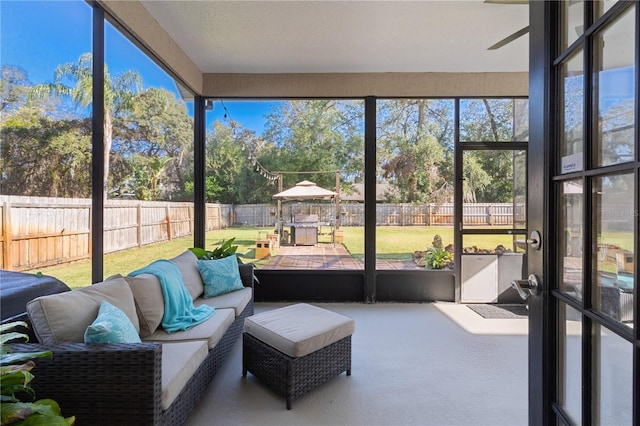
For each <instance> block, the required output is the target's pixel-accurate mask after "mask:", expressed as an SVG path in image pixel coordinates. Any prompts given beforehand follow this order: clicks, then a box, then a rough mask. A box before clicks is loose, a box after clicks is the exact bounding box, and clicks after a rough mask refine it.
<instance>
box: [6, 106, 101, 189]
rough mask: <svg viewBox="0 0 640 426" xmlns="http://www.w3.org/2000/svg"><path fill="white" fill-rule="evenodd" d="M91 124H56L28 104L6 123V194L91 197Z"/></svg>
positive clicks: (60, 121)
mask: <svg viewBox="0 0 640 426" xmlns="http://www.w3.org/2000/svg"><path fill="white" fill-rule="evenodd" d="M90 134H91V129H90V121H89V120H53V119H51V118H50V117H49V116H47V115H46V114H45V113H44V112H43V111H42V110H41V109H40V108H34V107H30V106H23V107H21V108H20V109H18V111H16V112H15V113H14V114H13V115H12V116H11V117H10V118H8V119H7V120H6V121H4V122H3V123H2V133H1V134H0V139H1V140H2V144H1V145H0V147H1V149H0V186H1V188H2V193H3V194H7V195H31V196H45V197H90V196H91V173H90V171H91V137H90Z"/></svg>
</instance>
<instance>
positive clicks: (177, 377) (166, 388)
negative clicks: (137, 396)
mask: <svg viewBox="0 0 640 426" xmlns="http://www.w3.org/2000/svg"><path fill="white" fill-rule="evenodd" d="M208 354H209V351H208V350H207V344H206V342H204V341H200V342H197V341H196V342H183V343H164V344H163V345H162V409H163V410H166V409H167V408H169V407H170V406H171V404H173V401H175V400H176V398H177V397H178V395H180V392H182V389H184V387H185V385H186V384H187V383H188V382H189V379H191V377H193V375H194V374H196V371H197V370H198V368H199V367H200V365H201V364H202V362H203V361H204V360H205V359H206V358H207V355H208Z"/></svg>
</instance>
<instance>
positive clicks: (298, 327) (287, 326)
mask: <svg viewBox="0 0 640 426" xmlns="http://www.w3.org/2000/svg"><path fill="white" fill-rule="evenodd" d="M244 331H245V332H247V333H249V334H251V335H252V336H254V337H256V338H257V339H259V340H262V341H263V342H264V343H266V344H267V345H269V346H271V347H274V348H276V349H278V350H279V351H281V352H283V353H285V354H287V355H289V356H292V357H294V358H297V357H301V356H305V355H308V354H310V353H311V352H315V351H317V350H318V349H322V348H324V347H325V346H328V345H330V344H332V343H335V342H337V341H338V340H341V339H343V338H345V337H347V336H350V335H352V334H353V333H354V331H355V323H354V321H353V320H352V319H351V318H349V317H346V316H344V315H340V314H337V313H335V312H331V311H329V310H327V309H323V308H319V307H317V306H313V305H309V304H306V303H298V304H295V305H290V306H286V307H284V308H280V309H274V310H272V311H267V312H262V313H259V314H256V315H253V316H250V317H248V318H246V319H245V321H244Z"/></svg>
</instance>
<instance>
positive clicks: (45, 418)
mask: <svg viewBox="0 0 640 426" xmlns="http://www.w3.org/2000/svg"><path fill="white" fill-rule="evenodd" d="M16 327H27V323H25V322H24V321H15V322H10V323H7V324H2V325H0V397H1V401H2V405H1V406H0V411H1V419H0V424H1V425H3V426H4V425H17V426H28V425H49V426H69V425H73V424H74V423H75V417H67V418H64V417H62V414H61V411H60V406H59V405H58V403H56V402H55V401H54V400H52V399H39V400H37V401H33V400H34V399H35V392H34V390H33V389H32V388H31V386H29V383H30V382H31V381H32V380H33V378H34V377H35V376H34V375H33V374H31V370H33V368H34V367H35V363H34V362H33V360H34V359H36V358H51V357H52V356H53V353H52V352H50V351H42V352H13V351H12V350H11V347H9V346H8V345H7V344H6V343H7V342H11V341H14V340H26V339H28V336H27V335H26V334H24V333H19V332H16V331H11V332H9V331H10V330H13V329H15V328H16ZM25 399H30V400H31V401H32V402H25V401H24V400H25Z"/></svg>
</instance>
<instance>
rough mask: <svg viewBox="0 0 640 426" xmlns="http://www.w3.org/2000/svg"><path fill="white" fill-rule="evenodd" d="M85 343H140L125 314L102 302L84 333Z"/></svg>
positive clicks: (104, 301)
mask: <svg viewBox="0 0 640 426" xmlns="http://www.w3.org/2000/svg"><path fill="white" fill-rule="evenodd" d="M84 342H85V343H141V342H142V341H141V340H140V336H139V335H138V332H137V331H136V329H135V328H134V327H133V324H131V320H130V319H129V317H127V314H125V313H124V312H122V310H120V309H119V308H118V307H116V306H114V305H112V304H111V303H109V302H107V301H106V300H103V301H102V303H100V309H99V310H98V316H97V317H96V319H95V320H94V321H93V323H91V325H90V326H89V327H87V330H86V331H85V332H84Z"/></svg>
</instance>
